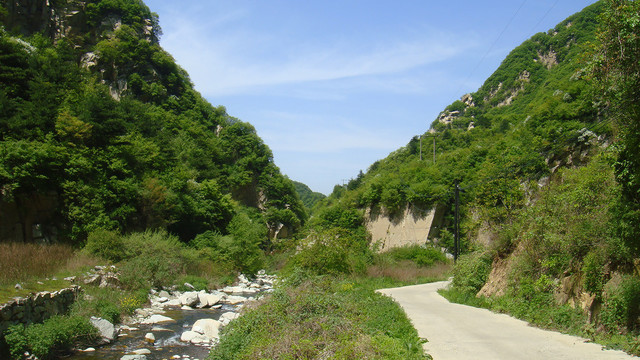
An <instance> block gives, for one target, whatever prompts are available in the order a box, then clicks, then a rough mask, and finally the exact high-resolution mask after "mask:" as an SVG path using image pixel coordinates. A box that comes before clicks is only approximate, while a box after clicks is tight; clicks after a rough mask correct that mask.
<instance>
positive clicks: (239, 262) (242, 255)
mask: <svg viewBox="0 0 640 360" xmlns="http://www.w3.org/2000/svg"><path fill="white" fill-rule="evenodd" d="M228 232H229V234H228V235H222V234H220V233H219V232H215V231H206V232H204V233H202V234H199V235H197V236H196V237H195V238H194V239H193V240H192V241H191V242H190V244H191V245H192V246H193V247H194V248H196V249H198V250H200V251H201V252H202V253H203V254H205V256H206V257H207V258H208V259H210V260H211V261H213V262H214V263H216V264H222V263H228V264H230V265H231V267H232V268H233V269H234V270H236V271H240V272H243V273H246V274H255V273H256V272H257V271H258V270H260V269H261V268H262V267H263V266H264V263H265V259H264V251H263V250H262V248H261V247H260V246H261V245H262V244H264V243H265V242H266V240H267V233H266V227H265V226H264V223H262V222H261V220H260V219H259V217H251V216H250V214H247V213H245V212H239V213H238V214H236V216H235V217H234V218H233V219H232V220H231V222H230V223H229V226H228Z"/></svg>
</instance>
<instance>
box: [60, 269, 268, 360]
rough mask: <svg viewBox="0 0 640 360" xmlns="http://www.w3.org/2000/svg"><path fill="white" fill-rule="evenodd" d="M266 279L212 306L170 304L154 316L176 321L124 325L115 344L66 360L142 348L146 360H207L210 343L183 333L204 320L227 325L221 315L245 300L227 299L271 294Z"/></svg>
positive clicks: (106, 357) (115, 356)
mask: <svg viewBox="0 0 640 360" xmlns="http://www.w3.org/2000/svg"><path fill="white" fill-rule="evenodd" d="M263 280H264V278H263V279H262V280H261V281H260V288H257V289H256V286H255V285H254V286H252V288H251V289H250V288H249V285H251V284H249V283H244V284H243V283H241V284H240V285H239V286H235V287H229V288H226V290H225V289H223V291H226V292H227V294H228V295H227V297H226V298H223V300H222V301H221V302H220V303H218V304H216V305H215V306H212V307H206V308H193V309H189V308H184V307H181V306H176V305H175V303H174V304H170V305H169V306H165V308H164V311H158V310H156V311H154V313H155V314H160V315H162V316H166V317H169V318H171V319H173V320H175V321H171V322H162V323H157V324H143V323H136V324H130V325H129V326H122V328H121V329H120V331H119V333H118V338H117V339H116V340H115V341H113V342H112V343H110V344H107V345H103V346H95V351H81V350H77V351H75V352H74V353H73V354H71V355H70V356H68V357H65V359H70V360H120V359H122V357H123V356H125V355H131V354H134V351H136V350H138V351H139V350H141V349H147V350H149V351H145V352H146V354H144V355H145V357H146V359H147V360H164V359H167V360H170V359H184V360H196V359H199V360H203V359H206V358H207V357H208V355H209V351H210V349H211V346H210V345H209V344H207V345H205V346H202V345H194V344H192V343H191V342H184V341H181V340H180V337H181V336H182V335H183V333H185V332H187V331H189V330H192V327H193V325H194V323H195V322H196V321H198V320H201V319H213V320H219V321H221V322H222V323H223V324H224V323H225V320H224V319H223V316H222V314H225V313H229V312H233V313H237V312H239V310H240V308H241V307H242V306H243V303H244V301H241V302H235V303H236V304H235V305H234V304H231V303H229V301H226V300H228V299H232V298H235V299H238V298H239V297H243V298H245V299H246V300H247V301H251V300H252V299H254V298H256V297H258V296H259V295H260V294H264V292H265V291H269V289H270V288H271V284H272V281H264V285H263ZM270 280H271V279H270ZM243 289H244V290H247V292H243V291H242V290H243ZM249 290H252V291H249ZM194 293H195V292H194ZM178 296H180V294H179V295H178ZM156 298H157V297H156ZM165 301H166V300H165ZM174 301H175V300H174ZM167 304H169V303H168V302H167V303H165V305H167ZM172 305H173V306H172ZM148 333H151V334H153V336H154V337H155V341H153V342H150V341H149V340H147V339H146V338H145V336H146V335H147V334H148ZM214 343H215V341H214ZM143 351H144V350H143Z"/></svg>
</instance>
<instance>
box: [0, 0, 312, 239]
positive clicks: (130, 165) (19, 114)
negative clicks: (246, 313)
mask: <svg viewBox="0 0 640 360" xmlns="http://www.w3.org/2000/svg"><path fill="white" fill-rule="evenodd" d="M74 4H75V3H73V2H56V3H55V4H54V5H52V6H54V7H55V11H56V13H59V14H65V13H72V12H74V11H80V13H79V14H76V15H74V23H73V26H72V28H71V30H68V31H67V32H69V34H70V35H69V36H65V37H63V38H61V39H57V40H55V41H54V38H55V36H54V34H49V33H47V32H44V33H42V32H38V31H37V30H35V29H30V28H29V26H30V23H29V19H28V16H29V15H28V14H21V13H20V14H19V13H15V14H14V13H9V14H7V16H5V17H4V18H3V19H4V21H3V24H4V26H1V25H0V69H1V70H2V71H1V72H0V84H1V86H0V88H1V89H0V104H2V105H1V106H0V109H1V110H0V142H1V144H2V146H1V147H0V184H1V187H2V193H1V198H0V200H2V201H3V202H8V203H14V204H15V206H16V208H17V213H18V214H23V213H26V212H28V210H29V209H30V208H29V203H30V199H33V198H36V197H38V196H46V197H49V198H52V199H53V202H54V203H55V206H53V207H51V208H48V209H46V210H45V214H44V215H43V216H41V218H40V219H37V220H38V221H39V222H40V223H41V225H42V228H43V231H44V235H45V238H47V239H54V238H57V240H58V241H66V242H69V243H72V244H74V245H75V246H77V247H79V246H81V245H83V243H84V242H85V241H86V239H87V235H88V234H89V233H90V232H92V231H94V230H97V229H107V230H112V231H117V232H122V233H128V232H132V231H144V230H146V229H166V230H167V231H169V232H170V233H172V234H174V235H177V236H178V237H179V238H180V240H181V241H183V242H189V241H190V240H192V239H193V238H194V237H195V236H196V235H198V234H201V233H204V232H206V231H215V232H219V233H220V234H222V235H227V234H229V231H231V230H230V229H229V228H228V226H229V223H230V221H231V220H232V219H233V218H234V217H235V216H236V215H237V214H240V213H244V212H245V211H244V210H243V209H242V207H243V206H245V207H252V208H260V209H263V211H262V212H260V215H259V216H258V217H259V219H258V220H257V221H259V222H261V223H262V224H263V226H264V227H265V228H266V227H270V228H276V227H278V226H279V225H280V224H284V225H285V226H287V228H288V229H290V230H291V231H296V230H297V229H298V228H300V226H302V225H303V224H304V222H305V220H306V212H305V209H304V206H303V204H302V203H301V202H300V200H299V198H298V196H297V194H296V192H295V189H294V186H293V184H292V182H291V181H290V180H289V179H287V178H286V177H284V176H283V175H282V174H281V173H280V171H279V169H278V168H277V167H276V166H275V165H274V163H273V156H272V154H271V151H270V150H269V148H268V147H267V146H266V145H265V144H264V143H263V141H262V140H261V139H260V138H259V137H258V135H257V134H256V131H255V129H254V128H253V127H252V126H251V125H250V124H247V123H243V122H241V121H240V120H238V119H235V118H233V117H231V116H229V115H228V114H227V113H226V110H225V109H224V107H213V106H211V105H210V104H209V103H208V102H206V101H205V100H204V99H203V98H202V97H201V96H200V94H198V93H197V92H196V91H195V90H194V89H193V85H192V83H191V81H190V79H189V77H188V75H187V74H186V73H185V72H184V70H182V69H181V68H180V67H179V66H178V65H176V64H175V62H174V60H173V59H172V57H171V56H170V55H169V54H167V53H166V52H165V51H164V50H163V49H162V48H161V47H160V46H159V44H158V39H157V37H158V36H159V34H160V28H159V27H158V25H157V19H156V16H155V15H153V14H152V13H151V12H150V11H149V9H148V8H147V7H146V6H145V5H144V4H143V3H142V2H141V1H133V0H127V1H111V0H102V1H90V2H89V3H88V4H87V6H86V8H85V9H76V8H75V7H74V6H75V5H74ZM61 16H62V15H61ZM62 17H63V18H64V16H62ZM40 21H42V20H40ZM116 23H118V24H119V25H118V26H116V25H115V24H116ZM48 25H51V28H53V29H55V28H56V26H58V25H57V24H48ZM148 27H151V29H152V30H150V31H149V28H148ZM39 28H45V26H38V29H39ZM24 34H27V35H24ZM259 194H261V195H259ZM266 233H267V232H266V230H265V232H264V234H265V238H264V239H261V245H268V244H266V243H267V242H268V239H267V237H266ZM25 237H26V238H27V239H28V238H29V234H25Z"/></svg>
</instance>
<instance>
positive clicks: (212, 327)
mask: <svg viewBox="0 0 640 360" xmlns="http://www.w3.org/2000/svg"><path fill="white" fill-rule="evenodd" d="M221 326H222V323H221V322H220V321H218V320H213V319H200V320H198V321H196V322H195V323H194V324H193V327H192V328H191V330H192V331H194V332H195V331H196V329H198V330H200V329H202V330H203V332H202V335H204V336H205V337H207V338H208V339H217V338H218V336H219V331H220V327H221Z"/></svg>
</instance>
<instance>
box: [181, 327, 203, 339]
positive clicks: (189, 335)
mask: <svg viewBox="0 0 640 360" xmlns="http://www.w3.org/2000/svg"><path fill="white" fill-rule="evenodd" d="M198 335H200V334H198V333H197V332H195V331H191V330H189V331H185V332H183V333H182V335H181V336H180V341H184V342H191V340H192V339H193V338H195V337H196V336H198Z"/></svg>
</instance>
